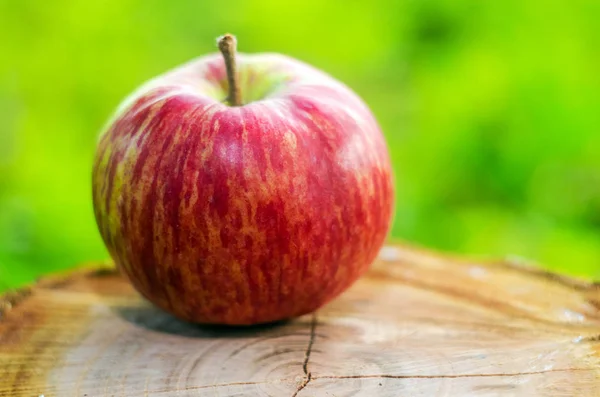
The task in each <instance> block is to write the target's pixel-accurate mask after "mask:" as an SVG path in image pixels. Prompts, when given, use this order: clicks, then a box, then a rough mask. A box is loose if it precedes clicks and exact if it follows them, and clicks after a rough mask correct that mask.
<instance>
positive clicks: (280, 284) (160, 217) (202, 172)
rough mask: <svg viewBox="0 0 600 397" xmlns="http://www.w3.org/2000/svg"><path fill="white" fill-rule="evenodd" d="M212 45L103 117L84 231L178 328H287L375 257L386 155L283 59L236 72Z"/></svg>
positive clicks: (245, 65)
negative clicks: (91, 221) (91, 223)
mask: <svg viewBox="0 0 600 397" xmlns="http://www.w3.org/2000/svg"><path fill="white" fill-rule="evenodd" d="M219 44H220V48H221V52H222V54H218V53H216V54H212V55H207V56H204V57H201V58H198V59H196V60H193V61H191V62H189V63H187V64H185V65H183V66H181V67H178V68H176V69H174V70H172V71H169V72H167V73H165V74H164V75H161V76H159V77H157V78H155V79H153V80H151V81H150V82H148V83H146V84H145V85H143V86H142V87H141V88H139V89H138V90H137V91H136V92H135V93H133V94H132V95H131V96H130V97H129V98H128V99H127V100H125V101H124V103H123V104H122V105H121V107H120V108H119V109H118V111H117V112H116V114H115V115H114V116H113V118H112V119H111V121H110V122H109V124H108V126H107V127H106V129H105V131H104V132H103V133H102V135H101V138H100V140H99V143H98V147H97V154H96V158H95V162H94V168H93V199H94V209H95V215H96V220H97V223H98V226H99V229H100V233H101V235H102V237H103V239H104V242H105V244H106V246H107V248H108V250H109V253H110V255H111V256H112V258H113V259H114V261H115V262H116V264H117V266H118V267H119V268H120V269H121V270H122V271H123V272H124V273H125V274H126V276H127V277H128V278H129V279H130V281H131V283H132V284H133V286H134V287H135V288H136V289H137V290H138V291H139V292H140V293H141V294H142V295H143V296H144V297H146V298H147V299H148V300H149V301H151V302H153V303H154V304H155V305H156V306H158V307H160V308H162V309H164V310H165V311H167V312H170V313H172V314H174V315H175V316H177V317H179V318H182V319H185V320H188V321H192V322H198V323H213V324H256V323H265V322H272V321H277V320H282V319H288V318H293V317H296V316H299V315H302V314H306V313H309V312H312V311H314V310H315V309H317V308H319V307H320V306H322V305H323V304H324V303H326V302H328V301H329V300H331V299H333V298H334V297H336V296H337V295H339V294H340V293H341V292H342V291H344V290H345V289H347V288H348V287H349V286H350V285H351V284H353V283H354V282H355V281H356V280H357V279H358V278H359V277H360V276H361V275H362V274H363V273H364V272H365V271H366V270H367V269H368V267H369V265H370V264H371V262H372V261H373V260H374V259H375V257H376V255H377V253H378V251H379V249H380V248H381V246H382V245H383V243H384V240H385V238H386V236H387V233H388V230H389V227H390V221H391V217H392V211H393V205H394V204H393V202H394V188H393V182H392V168H391V164H390V158H389V153H388V149H387V146H386V143H385V140H384V137H383V136H382V134H381V131H380V128H379V126H378V124H377V122H376V120H375V119H374V117H373V115H372V114H371V112H370V110H369V109H368V107H367V106H366V105H365V104H364V103H363V101H362V100H361V99H360V98H359V97H358V96H357V95H356V94H355V93H354V92H352V91H351V90H350V89H349V88H348V87H346V86H345V85H343V84H342V83H340V82H338V81H336V80H335V79H334V78H332V77H331V76H329V75H327V74H325V73H323V72H321V71H319V70H316V69H314V68H313V67H311V66H308V65H306V64H304V63H302V62H299V61H297V60H294V59H291V58H289V57H286V56H283V55H277V54H255V55H246V54H239V55H237V57H236V54H235V39H234V38H233V36H231V35H226V36H223V38H221V40H220V42H219ZM221 55H223V56H221ZM228 90H229V94H228Z"/></svg>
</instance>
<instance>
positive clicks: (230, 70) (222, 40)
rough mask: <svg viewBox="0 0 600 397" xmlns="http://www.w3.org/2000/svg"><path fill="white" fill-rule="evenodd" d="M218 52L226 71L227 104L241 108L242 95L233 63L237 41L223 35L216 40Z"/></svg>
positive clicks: (232, 37) (229, 35)
mask: <svg viewBox="0 0 600 397" xmlns="http://www.w3.org/2000/svg"><path fill="white" fill-rule="evenodd" d="M218 44H219V50H220V51H221V54H222V55H223V59H224V60H225V68H226V69H227V83H228V84H229V94H228V95H227V99H226V100H227V102H228V103H229V105H230V106H242V94H241V92H240V86H239V83H238V76H237V66H236V62H235V52H236V47H237V40H236V39H235V36H234V35H232V34H229V33H227V34H225V35H223V36H221V37H219V39H218Z"/></svg>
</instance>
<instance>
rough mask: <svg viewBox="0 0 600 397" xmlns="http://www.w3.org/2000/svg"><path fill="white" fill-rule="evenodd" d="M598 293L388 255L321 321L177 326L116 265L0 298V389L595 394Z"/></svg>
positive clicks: (533, 271) (436, 259)
mask: <svg viewBox="0 0 600 397" xmlns="http://www.w3.org/2000/svg"><path fill="white" fill-rule="evenodd" d="M599 302H600V289H599V288H598V287H597V286H596V285H594V284H592V283H586V282H583V281H577V280H573V279H569V278H566V277H561V276H558V275H554V274H551V273H547V272H543V271H541V270H539V269H537V268H530V267H527V266H524V265H522V264H519V263H510V262H506V261H499V262H496V263H476V262H472V261H468V260H463V259H456V258H449V257H446V256H443V255H440V254H436V253H431V252H426V251H421V250H417V249H412V248H407V247H401V246H388V247H385V248H384V249H383V250H382V252H381V254H380V258H379V259H378V261H377V262H376V263H375V264H374V265H373V268H372V269H371V271H370V272H369V273H368V274H367V275H366V276H365V277H364V278H362V279H361V280H360V281H359V282H357V283H356V284H355V285H354V286H353V287H352V288H351V289H350V290H349V291H347V292H346V293H345V294H343V295H342V296H340V297H339V298H338V299H336V300H335V301H333V302H331V303H330V304H328V305H326V306H325V307H323V308H322V309H321V310H319V311H318V312H316V313H314V314H312V315H308V316H304V317H302V318H299V319H296V320H294V321H289V322H285V323H281V324H274V325H270V326H260V327H249V328H224V327H202V326H196V325H191V324H187V323H184V322H181V321H179V320H176V319H175V318H173V317H171V316H169V315H167V314H165V313H163V312H161V311H159V310H157V309H155V308H154V307H152V306H150V305H149V304H147V303H146V302H145V301H144V300H142V299H141V298H140V297H139V296H138V295H137V293H135V292H134V291H133V290H132V288H131V287H130V285H129V284H128V282H127V281H126V280H124V279H123V278H121V277H120V276H119V275H118V274H117V273H116V272H115V271H113V270H111V269H104V268H100V269H98V270H88V271H80V272H77V273H73V274H70V275H66V276H58V277H55V278H53V279H48V280H44V281H41V282H39V283H38V284H36V285H34V286H32V287H31V288H30V289H27V290H22V291H19V292H16V293H13V294H8V295H5V296H4V297H3V298H2V299H1V300H0V315H1V317H0V396H34V397H37V396H41V395H43V396H44V397H50V396H60V397H63V396H90V397H91V396H94V397H96V396H100V397H104V396H126V397H130V396H131V397H135V396H262V395H265V396H267V395H269V396H298V397H308V396H394V397H396V396H598V395H600V348H599V346H600V345H599V340H600V311H599V306H600V304H599Z"/></svg>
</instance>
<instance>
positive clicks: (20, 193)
mask: <svg viewBox="0 0 600 397" xmlns="http://www.w3.org/2000/svg"><path fill="white" fill-rule="evenodd" d="M599 17H600V3H599V2H597V1H595V0H587V1H586V0H572V1H569V2H547V1H543V0H531V1H519V0H503V1H491V2H486V1H479V0H420V1H415V0H405V1H397V0H390V1H384V0H370V1H317V0H303V1H291V2H274V1H267V0H230V1H229V2H228V3H227V6H225V5H224V4H223V3H221V2H199V1H191V0H188V1H174V2H164V1H157V0H144V1H142V0H104V1H92V2H89V1H83V0H78V1H73V0H68V1H67V0H55V1H51V2H49V1H42V0H23V1H11V0H5V1H2V2H0V37H2V45H3V49H2V51H1V52H0V57H2V59H1V62H0V116H1V117H0V289H2V288H3V287H8V286H14V285H18V284H21V283H23V282H28V281H30V280H32V279H33V278H35V277H37V276H38V275H39V274H42V273H46V272H50V271H55V270H58V269H62V268H66V267H70V266H73V265H74V264H77V263H81V262H84V261H90V260H101V259H105V258H107V254H106V251H105V249H104V247H103V245H102V242H101V239H100V237H99V234H98V232H97V230H96V225H95V221H94V218H93V212H92V207H91V192H90V190H91V187H90V173H91V162H92V157H93V153H94V149H95V142H96V138H97V134H98V132H99V130H100V128H101V126H102V124H103V123H104V122H105V121H106V119H107V118H108V116H109V115H110V114H111V112H112V111H113V110H114V108H115V107H116V106H117V104H118V103H119V102H120V100H121V99H122V98H123V97H125V96H126V95H127V94H128V93H129V92H130V91H132V90H133V89H134V88H135V87H136V86H137V85H139V84H140V83H142V82H143V81H145V80H147V79H149V78H151V77H153V76H155V75H157V74H159V73H161V72H164V71H166V70H167V69H170V68H172V67H174V66H176V65H178V64H180V63H182V62H185V61H187V60H189V59H190V58H193V57H196V56H198V55H201V54H205V53H207V52H211V51H215V38H216V37H217V36H218V35H220V34H222V33H224V32H226V31H229V32H232V33H235V34H236V35H237V36H238V40H239V47H240V50H241V51H244V52H260V51H276V52H283V53H286V54H289V55H291V56H294V57H297V58H299V59H302V60H304V61H306V62H309V63H311V64H314V65H315V66H317V67H319V68H322V69H324V70H326V71H328V72H329V73H331V74H332V75H334V76H336V77H338V78H339V79H340V80H342V81H344V82H346V83H347V84H348V85H350V86H351V87H353V88H354V89H355V90H356V91H357V92H358V93H359V94H360V95H361V96H362V97H363V98H364V99H365V101H366V102H367V103H368V104H369V105H370V106H371V108H372V109H373V111H374V112H375V114H376V116H377V118H378V119H379V121H380V123H381V125H382V128H383V129H384V131H385V134H386V137H387V139H388V142H389V144H390V147H391V150H392V156H393V160H394V164H395V169H396V176H397V189H398V198H397V211H396V218H395V222H394V227H393V236H394V237H396V238H399V239H403V240H408V241H411V242H414V243H418V244H421V245H426V246H429V247H433V248H439V249H446V250H452V251H456V252H462V253H469V254H472V255H485V256H498V255H502V256H503V255H508V254H516V255H521V256H525V257H528V258H532V259H534V260H536V261H539V262H541V263H544V264H546V265H547V266H548V267H551V268H554V269H559V270H561V271H564V272H568V273H574V274H580V275H586V276H590V277H596V276H598V275H599V274H600V131H599V128H600V111H599V109H600V95H599V94H598V93H599V92H600V74H599V73H598V71H599V70H600V52H599V50H598V49H599V48H600V30H599V29H597V20H598V18H599Z"/></svg>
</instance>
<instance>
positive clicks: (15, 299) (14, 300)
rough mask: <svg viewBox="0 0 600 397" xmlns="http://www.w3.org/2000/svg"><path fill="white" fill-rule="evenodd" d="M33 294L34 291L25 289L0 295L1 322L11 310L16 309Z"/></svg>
mask: <svg viewBox="0 0 600 397" xmlns="http://www.w3.org/2000/svg"><path fill="white" fill-rule="evenodd" d="M31 294H32V289H31V288H29V287H25V288H21V289H17V290H14V291H9V292H7V293H5V294H3V295H0V321H2V320H3V319H4V318H5V317H6V314H7V313H8V312H9V311H10V310H12V309H14V308H15V307H16V306H17V305H18V304H20V303H21V302H23V301H24V300H25V299H26V298H27V297H28V296H30V295H31Z"/></svg>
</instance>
